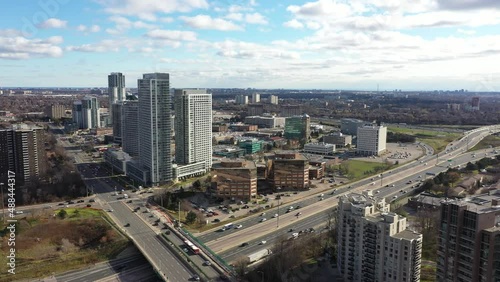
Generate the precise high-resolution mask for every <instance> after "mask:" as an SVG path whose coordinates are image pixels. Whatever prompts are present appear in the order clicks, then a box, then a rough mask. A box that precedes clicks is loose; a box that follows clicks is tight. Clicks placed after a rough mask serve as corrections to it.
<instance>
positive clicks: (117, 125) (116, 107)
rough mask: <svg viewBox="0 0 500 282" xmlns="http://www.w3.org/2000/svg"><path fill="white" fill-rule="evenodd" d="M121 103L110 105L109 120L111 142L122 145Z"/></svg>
mask: <svg viewBox="0 0 500 282" xmlns="http://www.w3.org/2000/svg"><path fill="white" fill-rule="evenodd" d="M122 109H123V102H117V103H114V104H112V105H111V114H112V116H110V117H111V120H112V121H113V122H112V126H113V141H114V142H116V143H120V144H121V143H122V138H123V130H122V127H123V118H122V113H123V112H122Z"/></svg>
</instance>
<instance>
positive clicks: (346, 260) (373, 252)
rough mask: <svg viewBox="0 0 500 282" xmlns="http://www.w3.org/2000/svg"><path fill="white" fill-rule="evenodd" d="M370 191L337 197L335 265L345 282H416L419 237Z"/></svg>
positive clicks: (420, 242)
mask: <svg viewBox="0 0 500 282" xmlns="http://www.w3.org/2000/svg"><path fill="white" fill-rule="evenodd" d="M389 208H390V205H389V204H386V203H385V200H384V199H383V198H377V197H373V196H372V195H371V191H365V192H363V194H355V193H352V194H348V195H343V196H341V197H340V200H339V206H338V220H337V227H338V249H337V251H338V256H337V265H338V268H339V271H340V273H341V274H342V275H343V276H344V279H345V280H346V281H370V282H372V281H373V282H377V281H378V282H387V281H394V282H396V281H397V282H408V281H412V282H418V281H420V263H421V255H422V234H419V233H416V232H413V231H410V230H408V229H406V227H407V226H406V218H404V217H401V216H399V215H398V214H396V213H393V212H389Z"/></svg>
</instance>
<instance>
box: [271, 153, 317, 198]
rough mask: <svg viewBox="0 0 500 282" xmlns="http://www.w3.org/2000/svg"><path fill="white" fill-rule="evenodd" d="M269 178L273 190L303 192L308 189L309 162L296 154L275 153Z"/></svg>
mask: <svg viewBox="0 0 500 282" xmlns="http://www.w3.org/2000/svg"><path fill="white" fill-rule="evenodd" d="M269 178H270V180H271V183H272V185H273V186H274V188H278V187H280V188H283V189H287V190H288V189H295V190H304V189H306V188H308V187H309V160H308V159H307V158H306V157H304V156H303V155H302V154H298V153H276V154H275V155H274V156H273V157H272V165H271V169H270V176H269Z"/></svg>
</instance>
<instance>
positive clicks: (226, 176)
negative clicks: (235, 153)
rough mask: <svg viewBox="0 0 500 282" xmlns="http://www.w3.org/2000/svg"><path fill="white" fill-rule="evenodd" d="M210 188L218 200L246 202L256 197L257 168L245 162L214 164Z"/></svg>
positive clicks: (235, 161)
mask: <svg viewBox="0 0 500 282" xmlns="http://www.w3.org/2000/svg"><path fill="white" fill-rule="evenodd" d="M212 188H214V189H215V190H216V194H217V197H219V198H224V199H240V200H247V201H248V200H250V199H251V198H252V197H254V196H256V195H257V166H256V165H255V163H254V162H251V161H245V160H223V161H222V162H220V163H214V164H213V166H212Z"/></svg>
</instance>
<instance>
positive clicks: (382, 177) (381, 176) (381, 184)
mask: <svg viewBox="0 0 500 282" xmlns="http://www.w3.org/2000/svg"><path fill="white" fill-rule="evenodd" d="M383 181H384V175H383V174H382V173H381V174H380V187H382V186H383V185H384V182H383Z"/></svg>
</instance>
